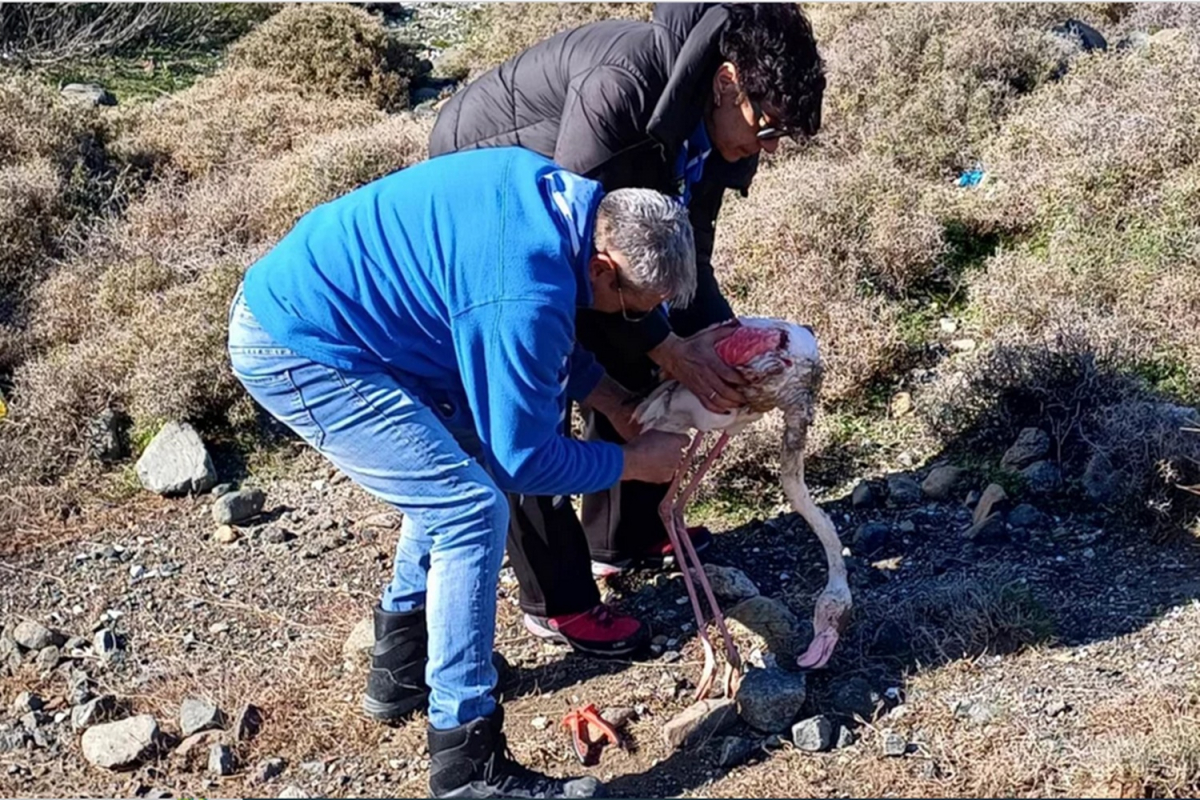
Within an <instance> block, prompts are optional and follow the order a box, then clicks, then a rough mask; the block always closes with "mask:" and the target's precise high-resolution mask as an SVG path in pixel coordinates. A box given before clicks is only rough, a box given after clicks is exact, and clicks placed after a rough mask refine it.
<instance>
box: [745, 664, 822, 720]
mask: <svg viewBox="0 0 1200 800" xmlns="http://www.w3.org/2000/svg"><path fill="white" fill-rule="evenodd" d="M806 696H807V689H806V683H805V679H804V673H801V672H786V671H784V670H782V669H754V670H750V671H749V672H748V673H746V676H745V677H744V678H743V679H742V683H741V686H740V687H739V688H738V692H737V705H738V714H739V715H740V716H741V718H742V719H743V720H745V722H746V723H747V724H748V725H750V727H752V728H756V729H758V730H760V731H762V732H763V733H782V732H783V731H786V730H787V729H788V726H789V725H791V724H792V720H794V719H795V718H796V715H797V714H798V713H800V708H801V707H802V706H803V705H804V699H805V697H806Z"/></svg>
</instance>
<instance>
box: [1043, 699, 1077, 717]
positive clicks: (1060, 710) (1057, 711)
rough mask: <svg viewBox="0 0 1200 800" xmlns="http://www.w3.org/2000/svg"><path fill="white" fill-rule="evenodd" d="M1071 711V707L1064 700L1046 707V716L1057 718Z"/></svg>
mask: <svg viewBox="0 0 1200 800" xmlns="http://www.w3.org/2000/svg"><path fill="white" fill-rule="evenodd" d="M1070 710H1071V706H1070V705H1068V704H1067V703H1066V702H1064V701H1062V700H1056V701H1054V702H1053V703H1051V704H1050V705H1048V706H1046V716H1048V717H1057V716H1060V715H1062V714H1065V713H1067V712H1068V711H1070Z"/></svg>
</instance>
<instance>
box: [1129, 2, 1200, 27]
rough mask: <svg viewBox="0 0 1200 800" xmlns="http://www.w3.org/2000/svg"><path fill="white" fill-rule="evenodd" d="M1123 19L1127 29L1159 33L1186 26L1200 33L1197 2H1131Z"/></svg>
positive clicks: (1199, 8) (1199, 6) (1199, 9)
mask: <svg viewBox="0 0 1200 800" xmlns="http://www.w3.org/2000/svg"><path fill="white" fill-rule="evenodd" d="M1122 5H1126V7H1127V8H1128V9H1129V13H1128V14H1126V15H1125V16H1124V17H1123V18H1122V20H1121V23H1122V24H1121V28H1122V29H1123V30H1126V31H1145V32H1147V33H1152V34H1153V33H1157V32H1159V31H1160V30H1164V29H1167V28H1184V29H1186V30H1189V31H1191V32H1193V33H1200V5H1196V4H1195V3H1129V4H1124V3H1123V4H1122Z"/></svg>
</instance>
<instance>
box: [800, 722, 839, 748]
mask: <svg viewBox="0 0 1200 800" xmlns="http://www.w3.org/2000/svg"><path fill="white" fill-rule="evenodd" d="M792 744H794V745H795V746H796V749H797V750H804V751H806V752H809V753H821V752H824V751H826V750H828V749H829V748H830V747H832V746H833V722H832V721H831V720H830V719H829V717H826V716H824V715H821V716H817V717H810V718H808V719H806V720H801V721H800V722H797V723H796V724H795V725H793V726H792Z"/></svg>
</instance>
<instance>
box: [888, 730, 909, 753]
mask: <svg viewBox="0 0 1200 800" xmlns="http://www.w3.org/2000/svg"><path fill="white" fill-rule="evenodd" d="M906 752H908V742H907V741H906V740H905V738H904V737H903V736H901V735H900V734H898V733H895V732H894V731H884V734H883V754H884V755H885V756H887V757H888V758H899V757H900V756H902V755H904V754H905V753H906Z"/></svg>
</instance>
